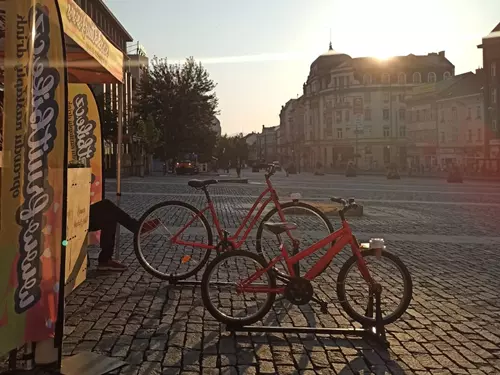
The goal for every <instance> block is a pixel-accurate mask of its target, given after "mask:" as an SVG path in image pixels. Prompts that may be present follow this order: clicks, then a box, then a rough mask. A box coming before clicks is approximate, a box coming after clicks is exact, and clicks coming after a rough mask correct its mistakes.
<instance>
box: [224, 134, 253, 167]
mask: <svg viewBox="0 0 500 375" xmlns="http://www.w3.org/2000/svg"><path fill="white" fill-rule="evenodd" d="M216 155H217V157H218V159H219V160H220V166H225V165H227V163H228V162H229V161H231V164H232V165H236V161H237V160H238V159H239V160H240V161H243V160H247V159H248V145H247V143H246V141H245V138H244V136H243V134H241V133H240V134H238V135H235V136H231V137H230V136H228V135H227V134H225V135H223V136H222V137H220V138H219V140H218V142H217V148H216Z"/></svg>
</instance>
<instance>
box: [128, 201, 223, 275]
mask: <svg viewBox="0 0 500 375" xmlns="http://www.w3.org/2000/svg"><path fill="white" fill-rule="evenodd" d="M151 223H154V229H153V230H151ZM148 226H149V227H150V228H148ZM141 232H142V234H141ZM175 235H178V236H177V241H172V237H173V236H175ZM212 244H213V237H212V231H211V229H210V225H209V224H208V221H207V219H206V218H205V216H204V215H203V214H202V213H201V212H200V211H199V210H198V209H197V208H196V207H194V206H191V205H190V204H188V203H185V202H180V201H166V202H162V203H158V204H157V205H155V206H153V207H151V208H150V209H148V210H147V211H146V212H145V213H144V214H143V215H142V217H141V218H140V220H139V231H138V232H137V233H135V236H134V251H135V254H136V256H137V259H138V260H139V263H140V264H141V265H142V267H144V269H145V270H146V271H147V272H148V273H150V274H151V275H153V276H155V277H157V278H159V279H161V280H168V281H177V280H182V279H186V278H188V277H190V276H193V275H195V274H196V273H197V272H198V271H199V270H200V269H201V268H202V267H203V266H204V265H205V264H206V263H207V262H208V258H209V257H210V250H209V249H207V248H206V247H207V246H212Z"/></svg>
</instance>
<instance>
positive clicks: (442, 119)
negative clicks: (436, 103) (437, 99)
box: [439, 109, 444, 122]
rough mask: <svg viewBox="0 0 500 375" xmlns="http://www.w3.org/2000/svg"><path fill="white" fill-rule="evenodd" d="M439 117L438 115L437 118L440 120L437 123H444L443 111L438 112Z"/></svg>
mask: <svg viewBox="0 0 500 375" xmlns="http://www.w3.org/2000/svg"><path fill="white" fill-rule="evenodd" d="M439 115H440V116H439V117H441V119H440V120H439V121H441V122H444V110H443V109H442V110H440V111H439Z"/></svg>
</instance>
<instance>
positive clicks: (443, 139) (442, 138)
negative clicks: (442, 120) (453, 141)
mask: <svg viewBox="0 0 500 375" xmlns="http://www.w3.org/2000/svg"><path fill="white" fill-rule="evenodd" d="M445 141H446V137H445V135H444V132H441V143H445Z"/></svg>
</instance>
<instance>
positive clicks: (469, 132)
mask: <svg viewBox="0 0 500 375" xmlns="http://www.w3.org/2000/svg"><path fill="white" fill-rule="evenodd" d="M467 135H468V137H469V139H468V140H467V141H468V142H472V130H471V129H469V131H468V132H467Z"/></svg>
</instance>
